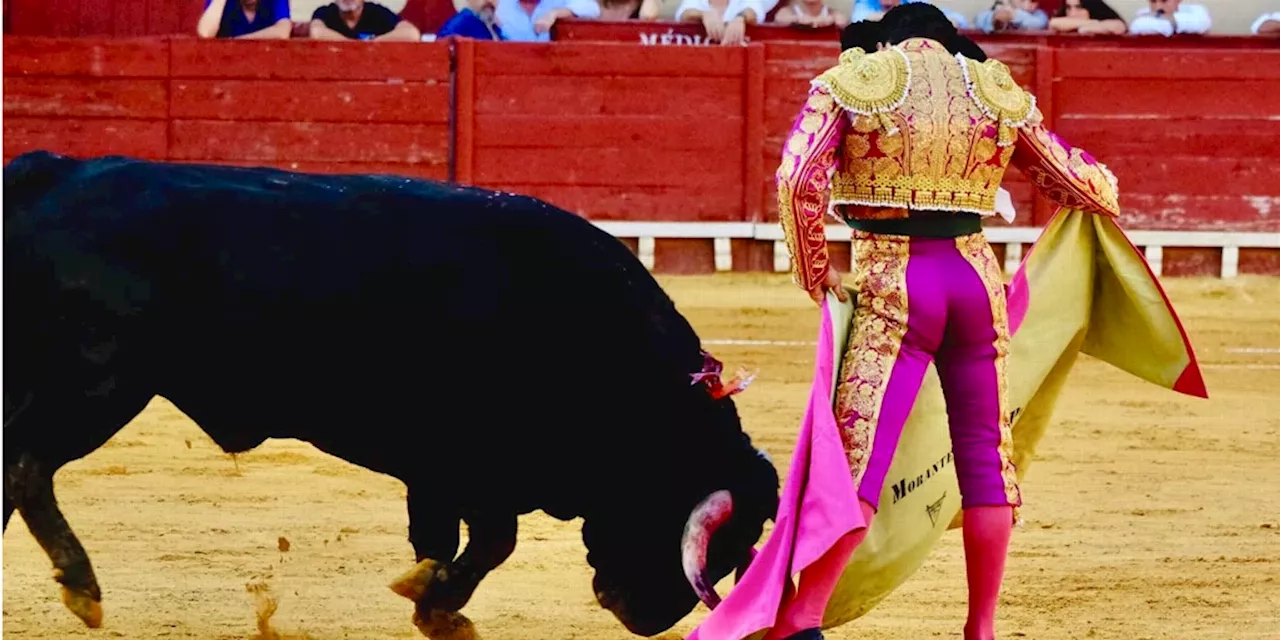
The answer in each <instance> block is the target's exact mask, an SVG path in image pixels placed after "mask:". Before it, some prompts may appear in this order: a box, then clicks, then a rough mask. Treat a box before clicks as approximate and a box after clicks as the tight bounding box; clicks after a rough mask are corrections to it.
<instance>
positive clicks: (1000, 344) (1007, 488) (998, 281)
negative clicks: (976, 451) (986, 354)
mask: <svg viewBox="0 0 1280 640" xmlns="http://www.w3.org/2000/svg"><path fill="white" fill-rule="evenodd" d="M956 249H957V250H959V251H960V255H962V256H964V259H965V260H966V261H968V263H969V265H970V266H972V267H973V270H974V271H976V272H977V273H978V276H979V277H980V278H982V282H983V283H984V284H986V286H987V299H989V300H990V301H991V318H992V324H994V325H995V330H996V340H995V348H996V362H995V367H996V385H997V388H998V393H999V406H1000V445H999V447H998V450H999V453H1000V477H1001V478H1002V479H1003V480H1004V495H1005V499H1007V500H1008V501H1009V504H1010V505H1012V506H1013V508H1014V520H1015V521H1017V520H1019V519H1020V515H1019V507H1021V506H1022V490H1021V488H1020V487H1019V486H1018V470H1017V467H1016V466H1015V465H1014V463H1013V427H1012V424H1011V422H1010V415H1009V376H1008V359H1009V339H1010V338H1009V311H1008V303H1007V302H1006V300H1005V293H1004V272H1003V270H1002V269H1001V268H1000V263H999V261H998V260H997V259H996V255H995V253H994V252H992V251H991V245H990V244H988V243H987V239H986V236H985V235H984V234H982V233H974V234H970V235H967V236H961V237H959V238H956Z"/></svg>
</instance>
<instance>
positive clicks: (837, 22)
mask: <svg viewBox="0 0 1280 640" xmlns="http://www.w3.org/2000/svg"><path fill="white" fill-rule="evenodd" d="M773 21H774V22H776V23H778V24H792V25H800V26H805V27H830V26H832V25H834V26H837V27H841V28H843V27H845V26H846V25H848V24H849V16H847V15H845V14H843V13H840V12H839V11H834V10H832V9H831V7H828V6H827V5H826V3H824V2H823V0H792V2H791V3H790V4H788V5H787V6H785V7H783V8H781V9H779V10H778V12H777V13H776V14H774V17H773Z"/></svg>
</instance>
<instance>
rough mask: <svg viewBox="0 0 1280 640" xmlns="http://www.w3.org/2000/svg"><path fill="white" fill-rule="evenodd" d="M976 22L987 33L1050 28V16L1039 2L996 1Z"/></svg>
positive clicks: (980, 14)
mask: <svg viewBox="0 0 1280 640" xmlns="http://www.w3.org/2000/svg"><path fill="white" fill-rule="evenodd" d="M974 22H976V23H977V24H978V28H979V29H982V30H983V31H985V32H986V33H991V32H993V31H1015V30H1017V31H1039V30H1042V29H1045V28H1047V27H1048V26H1049V14H1047V13H1045V12H1044V9H1041V8H1040V3H1039V2H1038V0H996V2H995V4H993V5H991V8H990V9H987V10H986V11H983V12H982V13H979V14H978V17H977V19H976V20H974Z"/></svg>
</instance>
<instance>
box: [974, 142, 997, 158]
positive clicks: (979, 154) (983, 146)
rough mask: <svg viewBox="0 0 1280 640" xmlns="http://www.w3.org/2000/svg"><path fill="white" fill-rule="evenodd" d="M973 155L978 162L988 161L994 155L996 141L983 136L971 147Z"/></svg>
mask: <svg viewBox="0 0 1280 640" xmlns="http://www.w3.org/2000/svg"><path fill="white" fill-rule="evenodd" d="M973 157H974V159H975V160H977V161H978V162H990V161H991V159H992V158H994V157H996V143H995V142H994V141H993V140H991V139H990V138H983V139H981V140H979V141H978V143H977V144H976V145H974V147H973Z"/></svg>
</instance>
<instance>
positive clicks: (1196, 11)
mask: <svg viewBox="0 0 1280 640" xmlns="http://www.w3.org/2000/svg"><path fill="white" fill-rule="evenodd" d="M1173 19H1174V20H1175V21H1177V23H1178V33H1197V34H1203V33H1208V31H1209V27H1210V26H1212V24H1213V20H1212V19H1210V18H1209V10H1208V9H1206V8H1205V6H1204V5H1202V4H1195V3H1191V2H1183V3H1182V4H1179V5H1178V10H1177V11H1175V12H1174V14H1173ZM1129 33H1131V34H1134V35H1152V34H1160V35H1162V36H1171V35H1173V24H1172V23H1171V22H1169V21H1168V20H1166V19H1164V18H1157V17H1155V16H1154V15H1152V13H1151V9H1150V8H1142V9H1139V10H1138V12H1137V13H1136V14H1134V18H1133V21H1132V22H1130V23H1129Z"/></svg>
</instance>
